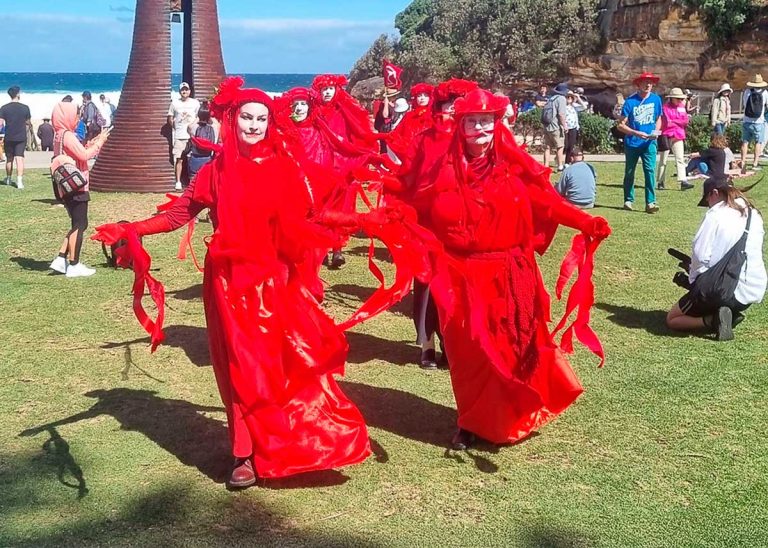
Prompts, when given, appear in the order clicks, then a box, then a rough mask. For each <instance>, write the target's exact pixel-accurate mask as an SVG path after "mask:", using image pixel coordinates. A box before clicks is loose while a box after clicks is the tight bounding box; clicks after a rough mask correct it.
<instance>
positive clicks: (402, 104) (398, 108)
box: [395, 97, 409, 112]
mask: <svg viewBox="0 0 768 548" xmlns="http://www.w3.org/2000/svg"><path fill="white" fill-rule="evenodd" d="M408 106H409V105H408V101H407V100H406V99H404V98H403V97H400V98H399V99H398V100H397V101H395V112H406V111H407V110H408Z"/></svg>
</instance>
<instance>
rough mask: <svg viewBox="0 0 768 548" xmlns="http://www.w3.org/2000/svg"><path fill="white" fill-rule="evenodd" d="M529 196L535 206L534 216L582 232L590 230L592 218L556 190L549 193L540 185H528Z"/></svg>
mask: <svg viewBox="0 0 768 548" xmlns="http://www.w3.org/2000/svg"><path fill="white" fill-rule="evenodd" d="M528 195H529V196H530V199H531V204H532V205H533V211H534V215H539V216H544V217H546V218H548V219H549V220H550V221H552V222H554V223H557V224H559V225H563V226H567V227H570V228H574V229H576V230H579V231H581V232H586V231H588V230H589V227H590V223H591V222H592V216H591V215H590V214H588V213H585V212H584V211H582V210H581V209H579V208H577V207H576V206H574V205H572V204H570V203H569V202H568V201H567V200H565V198H563V197H562V196H560V195H559V194H558V193H557V192H556V191H555V190H554V188H553V189H552V192H548V191H547V190H545V189H543V188H541V187H539V186H538V185H528Z"/></svg>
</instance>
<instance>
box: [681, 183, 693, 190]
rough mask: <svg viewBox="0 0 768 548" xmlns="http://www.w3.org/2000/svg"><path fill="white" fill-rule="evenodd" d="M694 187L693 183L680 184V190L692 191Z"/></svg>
mask: <svg viewBox="0 0 768 548" xmlns="http://www.w3.org/2000/svg"><path fill="white" fill-rule="evenodd" d="M694 186H696V185H694V184H693V183H680V190H691V189H692V188H693V187H694Z"/></svg>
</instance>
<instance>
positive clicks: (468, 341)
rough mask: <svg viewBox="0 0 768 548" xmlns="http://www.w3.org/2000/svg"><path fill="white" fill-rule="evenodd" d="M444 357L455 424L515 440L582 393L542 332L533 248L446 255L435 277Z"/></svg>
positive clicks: (498, 440)
mask: <svg viewBox="0 0 768 548" xmlns="http://www.w3.org/2000/svg"><path fill="white" fill-rule="evenodd" d="M430 289H431V290H432V291H433V292H434V294H435V300H436V302H437V305H438V311H439V317H440V321H441V324H442V330H443V335H444V337H445V344H446V351H447V354H448V357H449V359H450V374H451V383H452V385H453V392H454V395H455V398H456V407H457V409H458V415H459V419H458V426H459V427H460V428H463V429H465V430H469V431H470V432H472V433H474V434H476V435H478V436H480V437H481V438H483V439H486V440H488V441H491V442H494V443H510V442H515V441H518V440H520V439H523V438H525V437H526V436H528V435H529V434H530V433H531V432H532V431H534V430H536V429H537V428H539V427H540V426H542V425H543V424H545V423H546V422H548V421H549V420H551V419H552V418H554V417H555V416H557V415H558V414H559V413H561V412H562V411H564V410H565V409H566V408H567V407H568V406H569V405H570V404H571V403H573V401H574V400H575V399H576V398H577V397H578V396H579V395H580V394H581V393H582V392H583V388H582V386H581V384H580V383H579V380H578V378H577V377H576V374H575V373H574V371H573V369H572V368H571V366H570V364H569V363H568V360H567V359H566V358H565V357H564V355H563V354H562V353H561V351H560V350H559V349H558V347H557V346H556V344H555V343H554V342H553V340H552V337H551V336H550V334H549V331H548V329H547V323H546V320H547V318H546V317H545V313H544V309H545V307H544V305H543V302H544V301H545V300H546V299H543V298H542V297H544V295H542V293H541V292H545V291H546V290H545V289H544V287H543V284H542V282H541V277H540V274H539V271H538V267H537V265H536V262H535V259H534V258H533V252H532V251H530V252H524V251H521V250H519V249H513V250H509V251H503V252H494V253H477V254H472V255H468V256H457V255H454V254H451V259H450V260H449V265H448V268H447V269H446V272H445V273H443V274H441V275H439V276H438V277H436V278H435V280H433V282H432V284H431V286H430Z"/></svg>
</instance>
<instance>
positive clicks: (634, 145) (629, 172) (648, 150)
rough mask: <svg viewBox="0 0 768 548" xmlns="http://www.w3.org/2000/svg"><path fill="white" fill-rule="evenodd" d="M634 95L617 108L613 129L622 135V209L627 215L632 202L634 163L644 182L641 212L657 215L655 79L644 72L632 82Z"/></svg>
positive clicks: (658, 110) (658, 114) (658, 122)
mask: <svg viewBox="0 0 768 548" xmlns="http://www.w3.org/2000/svg"><path fill="white" fill-rule="evenodd" d="M632 83H633V84H634V85H635V87H636V88H637V93H634V94H633V95H631V96H629V97H627V99H626V101H624V106H622V107H621V116H620V117H619V120H618V125H617V126H616V127H617V128H618V130H619V131H620V132H621V133H623V134H625V135H626V137H624V154H625V156H626V165H625V167H624V209H626V210H629V211H631V210H632V204H633V203H634V201H635V168H637V162H638V160H641V161H642V163H643V178H644V179H645V212H646V213H657V212H658V211H659V206H658V205H657V204H656V173H655V172H656V152H657V143H656V138H657V136H658V135H659V134H660V132H661V112H662V104H661V97H659V96H658V95H656V94H655V93H653V91H652V90H653V86H654V85H656V84H658V83H659V77H658V76H656V75H654V74H652V73H650V72H644V73H642V74H641V75H640V76H638V77H637V78H635V79H634V81H633V82H632Z"/></svg>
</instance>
